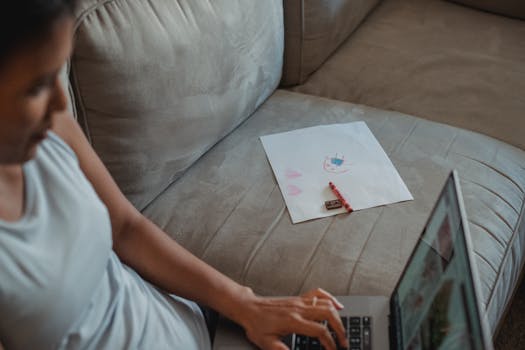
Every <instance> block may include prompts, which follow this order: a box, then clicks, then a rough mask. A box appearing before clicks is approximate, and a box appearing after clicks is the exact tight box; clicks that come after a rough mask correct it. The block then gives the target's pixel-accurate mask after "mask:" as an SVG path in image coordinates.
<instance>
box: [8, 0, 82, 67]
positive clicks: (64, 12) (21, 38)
mask: <svg viewBox="0 0 525 350" xmlns="http://www.w3.org/2000/svg"><path fill="white" fill-rule="evenodd" d="M75 3H76V0H7V1H5V2H3V4H2V5H0V63H2V62H3V61H4V60H5V59H6V58H7V57H8V56H9V55H10V54H11V53H13V51H14V50H16V49H19V48H21V47H22V46H24V45H27V44H31V43H32V42H35V41H38V40H39V39H42V38H44V37H45V36H46V35H47V34H48V33H49V30H50V28H51V25H52V24H53V23H54V22H55V21H56V20H58V19H60V18H62V17H63V16H72V15H73V11H74V7H75Z"/></svg>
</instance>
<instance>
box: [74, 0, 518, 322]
mask: <svg viewBox="0 0 525 350" xmlns="http://www.w3.org/2000/svg"><path fill="white" fill-rule="evenodd" d="M283 9H284V11H283ZM363 20H364V22H363ZM524 32H525V23H524V22H522V21H519V20H513V19H509V18H506V17H503V16H496V15H492V14H488V13H485V12H481V11H478V10H473V9H470V8H467V7H463V6H460V5H457V4H452V3H450V2H444V1H439V0H385V1H383V2H380V1H367V0H339V1H335V0H334V1H314V0H311V1H306V0H304V1H299V0H297V1H291V0H285V2H284V6H283V2H282V0H265V1H260V0H214V1H205V0H151V1H138V0H83V1H81V6H80V8H79V9H78V22H77V30H76V46H75V50H74V53H73V56H72V59H71V62H70V64H69V67H68V68H69V70H68V73H69V74H68V77H69V83H70V91H71V97H72V106H73V107H72V108H73V109H74V114H75V116H76V117H77V119H78V121H79V123H80V124H81V125H82V127H83V129H84V131H85V133H86V135H87V136H88V138H89V140H90V142H91V143H92V145H93V147H94V148H95V150H96V151H97V152H98V154H99V155H100V157H101V158H102V160H103V161H104V162H105V164H106V165H107V167H108V168H109V170H110V172H111V173H112V175H113V176H114V177H115V179H116V181H117V182H118V184H119V186H120V187H121V188H122V190H123V191H124V193H125V194H126V196H127V197H128V198H129V199H130V200H131V201H132V203H133V204H134V205H135V206H136V207H138V208H139V209H140V210H142V211H143V212H144V214H145V215H147V216H148V217H150V218H151V219H152V220H153V221H154V222H156V223H157V224H158V225H159V226H160V227H162V228H163V229H165V230H166V231H167V232H168V233H169V234H170V235H171V236H172V237H173V238H175V239H176V240H178V241H179V242H180V243H181V244H182V245H184V246H185V247H187V248H188V249H189V250H191V251H192V252H193V253H195V254H196V255H197V256H199V257H201V258H203V259H204V260H205V261H207V262H209V263H210V264H212V265H213V266H215V267H216V268H218V269H219V270H221V271H223V272H224V273H226V274H227V275H229V276H231V277H232V278H234V279H236V280H238V281H240V282H242V283H245V284H247V285H249V286H251V287H252V288H254V290H255V291H257V292H258V293H262V294H269V295H287V294H296V293H299V292H301V291H304V290H307V289H309V288H312V287H315V286H321V287H323V288H325V289H327V290H329V291H330V292H332V293H334V294H336V295H342V294H372V295H374V294H375V295H389V293H390V292H391V291H392V289H393V287H394V285H395V283H396V281H397V279H398V277H399V275H400V273H401V271H402V269H403V267H404V264H405V262H406V260H407V258H408V256H409V254H410V252H411V250H412V248H413V246H414V244H415V243H416V240H417V238H418V236H419V234H420V231H421V229H422V227H423V225H424V223H425V220H426V219H427V216H428V214H429V211H430V210H431V208H432V206H433V204H434V201H435V199H436V197H437V195H438V192H439V190H440V189H441V186H442V185H443V183H444V180H445V178H446V176H447V175H448V173H449V171H450V169H453V168H456V169H458V171H459V175H460V178H461V184H462V187H463V191H464V198H465V202H466V203H465V204H466V210H467V213H468V216H469V223H470V230H471V232H472V235H473V240H474V246H475V254H476V258H477V262H478V265H479V269H480V273H481V279H482V288H483V291H482V292H483V296H484V300H483V305H484V313H485V315H486V316H487V317H488V319H489V321H490V325H491V327H492V329H493V330H495V329H496V327H497V325H498V323H499V322H500V320H501V318H502V314H503V312H504V310H505V307H506V305H508V302H509V298H510V297H511V295H512V292H513V290H514V287H515V285H516V282H517V280H518V277H519V275H520V272H521V270H522V265H523V261H524V248H525V219H524V211H525V205H524V197H525V151H524V150H523V148H524V145H525V143H523V137H522V136H523V131H524V130H525V129H524V118H523V110H525V108H524V107H525V99H524V98H523V91H524V87H525V86H524V81H525V79H523V78H524V77H525V74H524V72H525V70H524V68H523V62H524V61H523V60H524V57H525V55H524V52H525V43H524V42H523V38H524V37H525V36H524V35H523V34H524ZM281 80H282V82H283V85H286V86H287V87H288V89H292V90H294V91H289V90H286V89H283V88H278V86H279V84H280V82H281ZM296 83H300V85H299V86H295V87H290V86H291V84H292V85H293V84H296ZM314 95H317V96H314ZM319 96H324V97H319ZM326 97H329V98H326ZM336 99H338V100H340V101H337V100H336ZM344 101H347V102H344ZM367 105H368V106H367ZM374 107H375V108H374ZM394 110H397V111H394ZM409 114H412V115H409ZM358 120H363V121H365V122H366V123H367V124H368V126H369V128H370V129H371V131H372V132H373V133H374V135H375V136H376V138H377V139H378V140H379V142H380V143H381V145H382V146H383V148H384V149H385V151H386V152H387V153H388V155H389V157H390V158H391V160H392V161H393V163H394V165H395V166H396V168H397V169H398V171H399V173H400V175H401V177H402V178H403V179H404V181H405V182H406V184H407V186H408V188H409V189H410V191H411V193H412V194H413V196H414V198H415V199H414V201H410V202H404V203H398V204H394V205H389V206H385V207H379V208H373V209H368V210H363V211H358V212H354V213H352V214H351V215H338V216H335V217H330V218H325V219H319V220H313V221H309V222H305V223H301V224H297V225H293V224H292V223H291V221H290V217H289V215H288V213H287V209H286V206H285V204H284V201H283V199H282V196H281V193H280V191H279V188H278V186H277V183H276V181H275V178H274V177H273V175H272V170H271V168H270V165H269V163H268V161H267V159H266V156H265V153H264V151H263V148H262V146H261V143H260V141H259V136H261V135H265V134H270V133H275V132H280V131H286V130H292V129H297V128H302V127H307V126H313V125H319V124H327V123H337V122H351V121H358ZM431 120H434V121H440V122H445V123H448V124H449V125H447V124H441V123H437V122H434V121H431ZM471 130H477V131H480V132H482V133H484V134H487V135H491V136H494V137H496V138H499V139H500V140H497V139H495V138H492V137H489V136H486V135H484V134H481V133H476V132H473V131H471ZM501 140H503V141H501ZM377 181H381V177H380V175H379V174H378V176H377Z"/></svg>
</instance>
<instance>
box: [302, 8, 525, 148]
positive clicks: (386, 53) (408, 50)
mask: <svg viewBox="0 0 525 350" xmlns="http://www.w3.org/2000/svg"><path fill="white" fill-rule="evenodd" d="M524 62H525V21H520V20H514V19H510V18H508V17H504V16H499V15H494V14H490V13H486V12H483V11H479V10H475V9H472V8H469V7H465V6H461V5H457V4H454V3H451V2H448V1H441V0H385V1H383V2H382V3H381V5H379V6H378V7H377V8H376V9H375V10H374V12H373V13H372V14H371V16H369V17H368V19H367V20H365V22H364V23H363V24H362V25H361V26H360V27H359V28H358V29H357V30H356V31H355V32H354V33H353V34H352V35H351V36H350V38H349V39H348V40H347V41H346V42H345V43H344V44H343V45H342V46H341V47H340V48H339V49H338V50H337V51H336V53H335V54H334V55H333V56H332V57H331V58H330V59H329V60H328V61H327V62H325V64H324V65H323V66H322V67H321V68H320V69H319V70H318V71H317V72H315V73H314V74H312V75H311V76H310V78H309V79H308V80H307V82H306V83H305V84H304V85H302V86H299V87H297V88H295V89H294V91H297V92H303V93H308V94H312V95H317V96H324V97H328V98H335V99H340V100H343V101H348V102H353V103H361V104H365V105H367V106H374V107H377V108H382V109H392V110H395V111H399V112H403V113H408V114H411V115H417V116H419V117H423V118H426V119H430V120H434V121H438V122H442V123H447V124H451V125H454V126H459V127H462V128H466V129H469V130H474V131H478V132H481V133H484V134H486V135H490V136H492V137H495V138H498V139H500V140H504V141H506V142H508V143H511V144H513V145H515V146H518V147H521V148H522V149H525V138H524V137H523V131H524V130H525V118H524V117H523V115H524V114H523V111H525V98H524V94H523V92H524V91H525V64H524Z"/></svg>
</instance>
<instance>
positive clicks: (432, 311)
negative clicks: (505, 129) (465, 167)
mask: <svg viewBox="0 0 525 350" xmlns="http://www.w3.org/2000/svg"><path fill="white" fill-rule="evenodd" d="M463 229H464V228H463V225H462V221H461V212H460V209H459V206H458V198H457V194H456V187H455V185H454V181H453V177H452V176H451V177H449V179H448V181H447V184H446V185H445V188H444V189H443V193H442V194H441V196H440V198H439V200H438V203H437V204H436V207H435V208H434V211H433V213H432V215H431V217H430V219H429V221H428V223H427V226H426V229H425V231H424V232H423V234H422V236H421V239H420V240H419V242H418V244H417V246H416V248H415V249H414V252H413V255H412V257H411V259H410V262H409V263H408V264H407V267H406V270H405V272H404V273H403V275H402V277H401V279H400V281H399V283H398V286H397V288H396V290H395V291H394V294H393V296H392V304H393V307H392V309H393V312H394V317H395V319H396V325H397V327H399V328H398V329H397V330H396V331H395V333H396V334H397V337H396V338H397V342H398V347H397V348H399V349H410V350H412V349H448V350H450V349H483V348H484V347H483V340H482V329H481V327H482V326H481V324H480V321H479V320H480V317H479V314H478V313H479V311H478V308H477V300H476V294H475V290H474V280H473V276H472V273H471V269H470V261H469V257H468V253H467V245H466V241H465V235H464V232H463Z"/></svg>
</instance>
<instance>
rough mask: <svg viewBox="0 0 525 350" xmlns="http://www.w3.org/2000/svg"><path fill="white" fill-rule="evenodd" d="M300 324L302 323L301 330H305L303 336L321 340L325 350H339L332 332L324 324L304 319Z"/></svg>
mask: <svg viewBox="0 0 525 350" xmlns="http://www.w3.org/2000/svg"><path fill="white" fill-rule="evenodd" d="M300 322H301V323H302V324H301V329H302V330H303V331H302V332H301V334H303V335H307V336H309V337H313V338H317V339H319V341H320V342H321V344H322V345H323V347H324V348H325V349H333V350H336V349H337V346H336V344H335V341H334V339H333V338H332V335H331V334H330V331H329V330H328V328H327V327H326V326H325V325H324V324H322V323H319V322H315V321H308V320H305V319H302V320H301V321H300Z"/></svg>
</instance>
